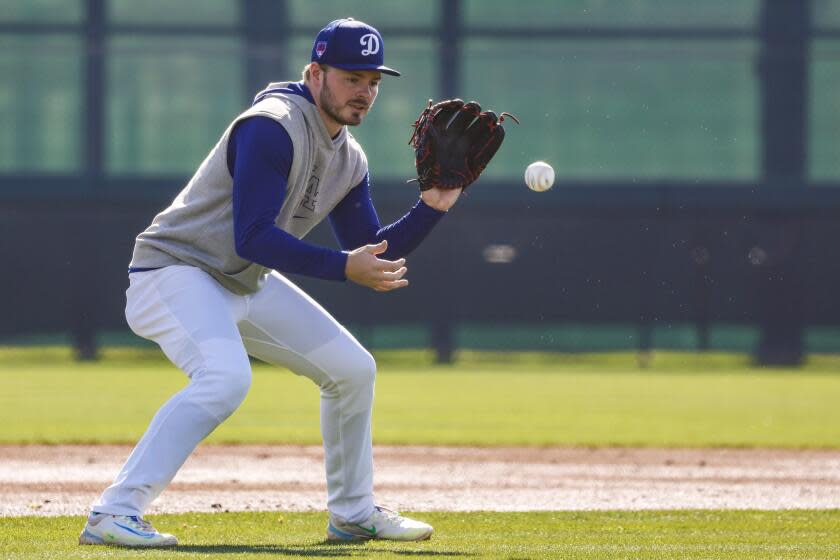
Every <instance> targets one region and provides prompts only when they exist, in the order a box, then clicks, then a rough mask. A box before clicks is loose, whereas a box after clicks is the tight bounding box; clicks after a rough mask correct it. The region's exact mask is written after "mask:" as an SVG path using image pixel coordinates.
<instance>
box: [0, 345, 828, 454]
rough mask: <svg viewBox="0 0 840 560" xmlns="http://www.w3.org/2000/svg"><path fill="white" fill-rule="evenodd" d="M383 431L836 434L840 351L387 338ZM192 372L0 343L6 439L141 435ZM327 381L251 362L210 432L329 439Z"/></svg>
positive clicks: (651, 440)
mask: <svg viewBox="0 0 840 560" xmlns="http://www.w3.org/2000/svg"><path fill="white" fill-rule="evenodd" d="M377 360H378V363H379V373H378V378H377V387H376V403H375V408H374V438H375V442H376V443H378V444H443V445H457V444H465V445H482V446H494V445H538V446H546V445H577V446H605V445H621V446H630V445H638V446H672V447H675V446H747V447H749V446H773V447H793V448H798V447H823V448H838V447H840V407H838V406H837V402H840V358H838V357H832V356H822V357H814V358H812V359H811V360H810V362H809V364H808V365H807V366H806V367H804V368H801V369H761V368H753V367H750V364H749V361H748V358H747V357H745V356H739V355H725V354H709V355H697V354H680V353H660V354H656V355H654V356H653V358H652V361H651V363H650V365H649V367H647V368H645V369H640V368H639V366H638V364H637V357H636V355H635V354H633V353H617V354H574V355H551V354H487V353H464V354H462V355H461V357H460V359H459V361H458V362H457V363H456V364H455V365H436V364H434V363H433V362H432V358H431V355H430V354H429V353H427V352H421V351H416V352H410V351H397V352H383V353H381V354H378V355H377ZM185 383H186V378H185V376H184V375H183V374H182V373H181V372H179V371H178V370H177V369H175V368H174V367H173V366H172V365H170V364H169V363H168V362H167V361H166V360H165V359H164V358H163V357H162V354H160V352H158V351H156V350H130V349H114V350H106V351H105V352H104V355H103V359H101V360H100V361H97V362H87V363H80V362H76V361H73V360H72V359H71V357H70V351H69V350H68V349H62V348H34V349H33V348H25V349H15V348H6V349H3V350H0V443H44V442H46V443H67V442H101V443H106V442H107V443H133V442H135V441H136V440H137V438H138V437H139V436H140V435H141V434H142V432H143V430H144V429H145V427H146V426H147V424H148V422H149V420H150V419H151V417H152V415H153V414H154V413H155V411H156V410H157V408H158V407H159V406H160V405H161V404H162V403H163V402H164V401H165V400H166V399H168V398H169V396H170V395H171V394H173V393H174V392H175V391H177V390H178V389H179V388H180V387H182V386H184V384H185ZM318 401H319V398H318V391H317V389H316V388H315V386H314V385H313V384H312V383H311V382H310V381H309V380H308V379H306V378H303V377H298V376H296V375H293V374H291V373H289V372H288V371H285V370H282V369H278V368H273V367H269V366H266V365H264V364H255V366H254V382H253V386H252V388H251V391H250V393H249V395H248V397H247V399H246V401H245V403H244V404H243V406H242V407H241V408H240V409H239V410H238V411H237V412H236V413H235V414H234V415H233V416H232V417H231V418H230V419H229V420H228V421H227V422H226V423H225V424H224V425H222V426H221V427H220V428H219V429H218V430H217V431H216V432H215V433H214V434H213V435H212V436H211V438H210V440H209V441H211V442H216V443H220V442H225V443H237V442H246V443H264V442H278V443H304V444H306V443H309V444H315V443H319V442H320V435H319V432H318V425H319V424H318Z"/></svg>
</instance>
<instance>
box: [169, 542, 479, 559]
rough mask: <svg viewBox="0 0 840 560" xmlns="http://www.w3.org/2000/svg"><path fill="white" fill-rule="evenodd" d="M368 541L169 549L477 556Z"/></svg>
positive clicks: (217, 545) (264, 552)
mask: <svg viewBox="0 0 840 560" xmlns="http://www.w3.org/2000/svg"><path fill="white" fill-rule="evenodd" d="M366 544H367V543H340V544H336V543H318V544H302V545H297V546H295V545H292V546H282V545H277V544H239V545H234V544H195V545H178V546H177V547H176V548H172V549H170V551H171V552H173V553H178V552H198V553H202V554H230V553H239V554H241V553H245V554H275V555H284V556H315V557H317V556H321V557H335V558H340V557H350V556H358V555H359V554H364V556H365V557H367V558H370V557H374V556H375V555H377V554H395V555H398V556H475V554H472V553H470V552H455V551H446V550H377V549H370V548H367V547H366V546H365V545H366Z"/></svg>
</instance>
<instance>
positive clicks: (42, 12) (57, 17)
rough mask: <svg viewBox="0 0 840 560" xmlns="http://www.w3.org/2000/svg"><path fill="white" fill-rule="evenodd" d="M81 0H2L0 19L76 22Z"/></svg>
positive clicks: (31, 21)
mask: <svg viewBox="0 0 840 560" xmlns="http://www.w3.org/2000/svg"><path fill="white" fill-rule="evenodd" d="M83 14H84V7H83V5H82V0H3V3H2V8H0V21H14V22H27V23H36V22H37V23H78V22H80V21H82V19H83Z"/></svg>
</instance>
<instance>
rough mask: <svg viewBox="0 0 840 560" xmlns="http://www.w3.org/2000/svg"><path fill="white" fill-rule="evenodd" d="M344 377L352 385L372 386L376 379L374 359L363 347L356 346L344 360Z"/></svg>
mask: <svg viewBox="0 0 840 560" xmlns="http://www.w3.org/2000/svg"><path fill="white" fill-rule="evenodd" d="M343 369H344V378H345V379H346V381H347V382H348V383H350V384H351V385H353V386H354V387H359V388H361V387H373V382H374V380H375V379H376V360H375V359H374V358H373V356H371V354H370V352H368V351H367V350H365V349H364V348H361V347H360V348H358V350H357V351H356V352H354V353H353V354H352V356H348V359H347V360H346V361H345V362H344V367H343Z"/></svg>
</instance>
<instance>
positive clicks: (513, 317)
mask: <svg viewBox="0 0 840 560" xmlns="http://www.w3.org/2000/svg"><path fill="white" fill-rule="evenodd" d="M481 187H482V186H481V185H477V188H475V189H474V190H473V191H472V192H471V193H470V194H469V195H468V196H467V197H465V200H462V201H460V202H459V204H458V205H457V206H456V208H455V209H453V210H452V212H451V215H450V216H447V217H446V219H444V220H443V221H442V222H441V224H440V225H439V227H438V228H437V229H436V230H435V231H434V232H433V233H432V235H431V236H430V238H429V239H428V240H427V241H426V243H425V244H424V245H423V246H421V247H420V249H418V250H417V251H416V252H415V254H413V255H411V256H410V258H409V260H410V267H411V268H410V270H411V272H410V278H411V282H412V285H411V287H410V288H409V289H406V290H401V291H398V292H395V293H390V294H378V293H374V292H371V291H369V290H366V289H363V288H360V287H358V286H355V285H352V284H336V283H330V282H324V281H318V280H311V279H307V278H295V280H296V281H297V282H298V283H299V284H300V285H301V286H302V287H304V289H306V290H307V291H308V292H309V293H310V294H311V295H313V296H314V297H315V298H316V299H317V300H318V301H320V302H321V303H322V304H323V305H324V306H325V307H326V308H327V309H328V310H330V311H331V312H332V313H333V314H334V315H335V316H336V317H337V318H338V319H339V320H341V321H344V322H351V323H353V324H355V325H362V326H364V325H387V324H397V323H400V324H405V323H422V324H426V325H429V326H430V327H432V330H433V332H434V333H435V334H434V345H435V347H436V349H437V351H438V353H439V356H440V357H441V359H444V360H447V359H449V358H450V357H451V355H452V351H453V349H454V340H453V336H452V333H453V329H454V327H455V326H457V325H459V324H462V323H466V322H471V323H484V324H499V325H505V324H515V323H529V324H536V325H539V324H540V323H546V324H548V323H561V322H577V323H588V324H593V325H596V324H610V323H625V324H626V323H634V324H638V326H639V328H640V332H641V333H642V336H641V337H640V338H639V341H640V342H639V344H640V348H642V349H644V348H645V347H647V346H649V345H650V338H649V337H646V336H645V335H644V333H645V332H650V330H651V329H653V328H655V327H656V326H657V325H663V324H669V323H693V324H695V325H696V327H697V329H698V333H699V341H700V342H699V344H700V348H701V349H702V348H704V347H705V346H707V345H708V337H707V334H704V333H708V328H709V326H710V325H714V324H717V323H728V324H748V325H757V326H759V327H760V328H761V338H760V342H759V345H758V347H757V348H756V349H755V352H756V355H757V356H758V357H759V359H760V361H762V362H764V363H796V362H798V361H799V360H800V359H801V357H802V348H803V346H802V333H803V329H804V327H806V326H813V325H829V326H840V298H838V297H837V295H836V290H837V286H838V285H840V244H838V243H837V239H840V220H838V218H840V216H839V215H838V213H837V212H836V211H834V210H830V209H826V208H821V207H818V206H811V207H808V206H807V205H804V204H800V205H799V207H798V208H797V207H796V206H795V205H791V207H789V208H788V209H787V210H784V211H781V210H779V209H765V210H762V209H760V205H758V204H753V205H751V206H752V207H751V208H748V207H746V206H745V207H744V208H741V209H739V210H735V209H732V208H730V209H728V210H726V209H721V208H714V207H711V206H709V205H708V204H706V205H702V204H696V203H695V204H694V205H690V204H689V203H688V202H685V203H683V204H680V205H678V206H674V205H673V201H672V202H671V204H670V205H665V204H663V205H660V206H659V207H658V208H657V207H655V206H653V207H652V206H649V205H648V204H641V203H639V204H638V205H637V206H636V207H633V206H632V205H630V204H626V205H624V206H623V207H621V208H618V207H615V206H610V205H608V204H605V203H603V202H600V201H602V200H608V199H609V194H610V192H611V189H609V188H606V189H605V190H603V192H600V193H599V192H598V188H596V187H587V186H577V187H575V186H570V185H567V186H560V187H557V188H558V189H563V190H557V191H551V192H550V193H543V194H535V193H524V194H522V195H520V196H519V197H518V198H519V200H515V201H513V202H511V201H504V202H499V201H494V200H492V196H491V195H492V193H493V192H498V189H499V187H498V186H496V187H495V188H494V187H489V188H488V189H487V190H486V191H485V192H486V193H487V194H486V196H485V192H483V191H482V188H481ZM387 188H389V189H391V190H390V191H386V192H385V193H383V196H381V197H380V198H384V199H385V202H384V203H382V204H380V205H379V206H380V211H381V214H382V215H383V218H384V219H390V218H393V217H395V216H398V215H399V213H401V212H402V211H404V210H405V209H406V208H408V206H409V203H410V201H411V200H412V198H413V196H414V195H413V192H412V189H411V187H406V186H403V185H389V186H387ZM516 188H517V189H522V188H521V187H520V186H519V185H517V186H516ZM397 189H399V190H397ZM742 189H743V191H744V192H743V195H744V196H745V197H747V198H748V197H749V196H748V195H749V192H750V191H751V189H750V188H749V187H742ZM522 190H524V189H522ZM648 190H650V191H651V193H650V196H655V193H656V192H659V193H660V196H661V197H663V203H664V202H665V199H667V198H673V195H674V194H681V195H682V196H683V198H686V199H687V198H690V197H688V196H686V195H687V194H688V193H685V192H681V191H679V190H678V189H677V188H668V187H664V186H663V187H660V188H658V189H657V188H654V187H651V188H650V189H648ZM669 192H670V194H671V196H670V197H669V196H667V193H669ZM753 192H762V193H765V194H766V193H767V192H768V190H767V189H763V190H759V189H756V190H755V191H753ZM784 192H788V191H784ZM587 198H589V199H590V202H586V199H587ZM818 199H819V200H821V199H822V197H818ZM167 202H168V200H164V199H161V200H160V201H158V203H156V204H152V203H149V202H143V203H137V202H128V201H122V202H111V203H101V202H99V203H97V202H90V203H81V202H78V201H76V202H61V203H58V202H55V201H52V200H51V201H47V202H33V201H27V202H19V203H15V204H11V203H6V204H4V205H3V207H2V211H0V216H2V220H0V223H2V230H1V231H0V234H1V235H2V239H3V240H4V242H3V244H2V246H0V259H2V262H5V263H10V264H12V266H9V268H7V269H6V274H4V275H2V276H0V293H2V294H4V298H5V301H4V302H3V305H2V307H3V309H4V313H3V316H2V320H0V337H12V336H15V335H19V334H21V333H28V332H39V333H44V332H68V331H69V332H72V333H73V335H74V340H75V341H76V344H77V347H78V348H79V350H80V352H81V354H82V355H87V356H90V355H92V354H93V353H94V352H95V342H94V341H95V335H96V333H97V332H98V331H101V330H106V329H124V328H125V322H124V318H123V305H124V295H123V292H124V290H125V288H126V286H127V275H126V266H127V262H128V260H129V258H130V254H131V248H132V244H133V239H134V236H135V235H136V234H137V233H138V232H139V231H141V230H142V229H144V228H145V226H146V225H147V223H148V222H149V220H150V218H151V216H153V215H154V213H155V212H156V211H157V210H158V209H159V208H160V207H162V206H164V205H165V204H166V203H167ZM730 205H731V203H730ZM756 207H758V208H756ZM311 240H312V241H313V242H316V243H324V244H333V243H334V242H333V241H332V239H331V233H330V231H329V228H325V227H323V226H322V227H320V228H319V229H318V230H316V232H315V233H314V234H313V236H312V237H311Z"/></svg>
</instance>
